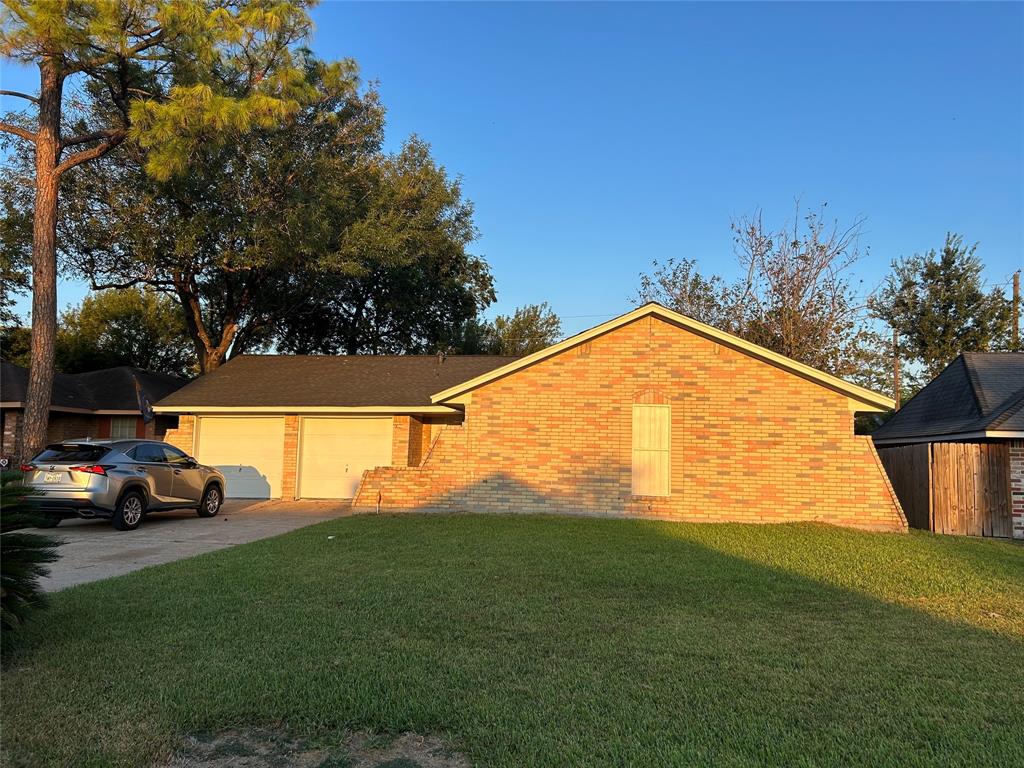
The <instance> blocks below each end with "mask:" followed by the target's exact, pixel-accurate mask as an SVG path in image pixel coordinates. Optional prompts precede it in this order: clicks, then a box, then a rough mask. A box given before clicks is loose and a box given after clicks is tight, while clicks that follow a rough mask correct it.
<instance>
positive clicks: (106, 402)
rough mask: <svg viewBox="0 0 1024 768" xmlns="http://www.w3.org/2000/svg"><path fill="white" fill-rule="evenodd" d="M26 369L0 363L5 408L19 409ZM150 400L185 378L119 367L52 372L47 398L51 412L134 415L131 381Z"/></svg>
mask: <svg viewBox="0 0 1024 768" xmlns="http://www.w3.org/2000/svg"><path fill="white" fill-rule="evenodd" d="M28 376H29V372H28V369H27V368H22V367H21V366H20V365H15V364H14V363H10V362H8V361H6V360H2V361H0V401H2V402H3V403H4V405H5V406H7V407H12V406H13V407H19V408H20V407H21V406H22V404H23V403H24V402H25V394H26V392H27V390H28ZM136 380H138V382H139V386H140V387H141V388H142V390H143V392H145V393H146V396H147V397H148V398H149V399H150V401H152V402H155V401H156V400H159V399H160V398H163V397H166V396H167V395H169V394H171V392H174V391H175V390H176V389H179V388H180V387H183V386H184V385H185V383H186V381H187V380H186V379H182V378H178V377H177V376H168V375H167V374H163V373H152V372H150V371H146V370H143V369H141V368H132V367H130V366H119V367H117V368H104V369H102V370H99V371H89V372H87V373H55V374H54V376H53V390H52V394H51V396H50V397H51V399H50V407H51V408H52V409H57V410H60V409H71V410H82V411H131V412H133V413H138V411H139V400H138V396H137V395H136V392H135V381H136Z"/></svg>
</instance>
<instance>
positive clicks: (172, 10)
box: [0, 0, 342, 178]
mask: <svg viewBox="0 0 1024 768" xmlns="http://www.w3.org/2000/svg"><path fill="white" fill-rule="evenodd" d="M309 4H310V3H309V2H308V0H284V1H282V0H247V2H243V3H235V2H228V0H215V1H214V2H199V1H197V0H186V2H178V1H177V0H122V1H121V2H116V3H113V2H106V1H105V0H78V1H77V2H73V3H72V2H53V0H10V1H9V2H5V3H4V6H5V7H4V8H3V9H2V10H0V56H3V57H4V58H8V59H12V60H14V61H19V62H21V63H24V64H29V65H33V66H35V65H40V64H41V63H46V64H47V65H52V66H53V67H54V68H55V74H56V76H57V78H58V82H57V85H58V87H59V88H61V89H63V81H66V80H67V79H68V78H71V77H74V76H78V77H81V78H83V79H84V85H83V87H85V88H88V89H89V90H90V93H91V95H92V96H93V97H94V98H98V99H100V100H101V102H102V105H103V107H104V109H103V110H102V117H103V118H105V119H104V120H103V124H102V125H92V126H86V125H79V126H76V127H78V128H80V129H83V130H81V131H80V132H79V133H78V134H77V135H74V137H73V138H64V139H61V144H62V147H63V148H72V147H79V148H80V147H84V146H92V147H93V148H94V149H95V148H98V147H102V146H103V145H104V144H107V143H112V144H113V145H115V146H116V144H117V143H120V142H121V141H123V140H124V139H125V138H127V137H129V136H130V137H131V138H132V139H133V140H134V141H136V142H138V143H139V144H140V145H142V146H145V147H150V148H151V149H152V151H151V152H150V153H149V155H148V158H147V168H148V170H149V171H150V172H151V173H152V174H153V175H154V176H156V177H159V178H169V177H170V176H171V175H173V174H175V173H178V172H181V171H183V170H184V169H185V168H187V167H188V165H189V163H190V162H191V160H192V155H193V153H194V152H195V151H196V149H197V148H198V147H200V146H203V145H205V144H207V143H209V142H211V141H223V140H225V139H226V138H233V137H234V136H235V135H237V134H239V133H245V132H246V131H248V130H250V129H252V128H253V127H256V126H264V127H266V126H269V125H273V124H275V123H277V122H280V121H281V120H283V119H284V118H286V117H287V116H288V115H290V114H292V113H294V112H295V110H296V109H298V107H299V105H300V104H301V103H302V102H303V101H305V100H306V99H308V98H310V97H311V93H310V90H309V88H308V83H307V82H306V81H305V79H304V78H303V76H302V56H303V53H302V49H301V48H300V47H299V46H300V44H301V43H302V41H303V40H304V38H305V37H306V36H307V34H308V32H309V30H310V20H309V17H308V15H307V12H306V9H307V7H308V6H309ZM337 67H338V68H339V69H340V68H342V65H337ZM43 88H44V90H45V88H46V85H45V83H44V85H43ZM46 96H47V94H45V93H41V94H40V98H39V101H38V102H37V103H40V104H41V102H42V101H45V99H46ZM100 114H101V113H100V112H96V113H95V116H100ZM110 148H113V146H111V147H108V149H110ZM91 151H92V150H80V151H79V152H76V153H75V154H73V155H71V158H69V159H72V158H74V159H76V160H77V162H82V161H83V160H84V158H76V155H77V154H80V153H85V152H91ZM102 154H104V153H102V152H97V153H95V155H96V156H100V155H102ZM88 159H92V158H91V157H90V158H88ZM76 164H77V163H76Z"/></svg>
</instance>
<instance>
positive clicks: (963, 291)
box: [870, 233, 1011, 384]
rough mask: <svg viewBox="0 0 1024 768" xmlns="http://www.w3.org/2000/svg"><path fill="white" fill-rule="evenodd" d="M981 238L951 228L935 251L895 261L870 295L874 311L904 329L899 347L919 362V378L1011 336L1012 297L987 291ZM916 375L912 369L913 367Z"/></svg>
mask: <svg viewBox="0 0 1024 768" xmlns="http://www.w3.org/2000/svg"><path fill="white" fill-rule="evenodd" d="M977 250H978V246H977V244H974V245H971V246H966V245H964V242H963V238H962V237H961V236H960V235H956V234H953V233H949V234H947V235H946V241H945V243H944V245H943V246H942V251H941V252H939V253H936V252H935V250H934V249H933V250H930V251H928V252H927V253H925V254H923V255H922V254H915V255H913V256H911V257H909V258H904V259H899V260H897V261H895V262H893V265H892V274H891V275H889V277H888V278H887V279H886V282H885V284H884V285H883V287H882V290H881V292H880V293H879V294H878V295H877V296H876V297H873V298H872V299H871V301H870V307H871V310H872V311H873V312H874V314H875V315H876V316H877V317H879V318H881V319H882V320H884V321H885V322H886V323H888V324H889V325H890V327H892V328H894V329H895V330H896V331H897V332H898V333H899V335H900V347H901V349H902V350H903V351H904V352H906V353H907V357H908V358H909V359H910V360H911V361H912V362H914V363H916V364H919V366H920V369H921V371H920V376H918V377H917V378H918V380H919V383H921V384H923V383H927V382H928V381H929V380H931V379H932V378H934V377H935V376H937V375H938V374H939V373H940V372H941V371H942V369H943V368H945V367H946V366H947V365H949V363H950V362H952V361H953V359H954V358H955V357H956V356H957V355H959V354H960V353H961V352H987V351H995V350H1001V349H1005V348H1006V345H1007V344H1008V343H1009V337H1010V330H1011V328H1010V310H1011V299H1009V298H1008V297H1007V296H1006V295H1005V294H1004V293H1003V291H1002V290H1001V289H1000V288H998V287H997V288H993V289H991V290H989V291H987V292H986V290H985V287H984V284H983V280H982V276H981V273H982V269H983V265H982V262H981V259H980V258H979V257H978V255H977ZM908 375H911V376H912V375H913V372H908Z"/></svg>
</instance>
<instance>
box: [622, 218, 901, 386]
mask: <svg viewBox="0 0 1024 768" xmlns="http://www.w3.org/2000/svg"><path fill="white" fill-rule="evenodd" d="M862 225H863V221H862V220H859V219H858V220H856V221H854V222H853V224H851V225H850V226H849V227H847V228H840V226H839V225H838V222H831V223H829V222H828V221H826V219H825V217H824V206H823V207H822V209H821V210H819V211H818V212H812V213H808V214H805V215H801V213H800V209H799V206H798V207H797V210H796V215H795V216H794V218H793V220H792V221H791V222H789V223H787V224H786V225H784V226H782V227H780V228H779V229H769V228H767V227H766V226H765V225H764V223H763V221H762V218H761V216H760V214H755V215H754V216H750V217H745V218H742V219H739V220H737V221H734V222H733V224H732V230H733V235H734V243H735V247H736V256H737V262H738V265H739V267H740V268H741V270H742V272H743V275H744V276H743V277H742V278H741V279H739V280H737V281H735V282H732V283H729V282H727V281H725V280H724V279H723V278H721V277H718V276H710V277H709V276H704V275H702V274H700V272H699V271H698V270H697V268H696V262H694V261H691V260H686V259H683V260H680V261H674V260H670V261H668V262H666V263H665V264H658V263H657V262H655V265H654V266H655V268H654V271H653V272H652V273H651V274H649V275H642V276H641V283H640V292H639V296H638V300H639V301H640V302H645V301H657V302H659V303H662V304H665V305H666V306H668V307H670V308H672V309H675V310H677V311H678V312H681V313H683V314H686V315H689V316H691V317H693V318H695V319H697V320H700V321H701V322H705V323H708V324H709V325H713V326H715V327H717V328H720V329H722V330H725V331H728V332H729V333H733V334H735V335H737V336H740V337H742V338H744V339H747V340H748V341H752V342H754V343H755V344H760V345H761V346H763V347H767V348H768V349H771V350H773V351H775V352H778V353H780V354H783V355H786V356H787V357H790V358H792V359H794V360H797V361H799V362H801V363H805V364H806V365H810V366H812V367H814V368H818V369H819V370H822V371H825V372H827V373H831V374H833V375H835V376H840V377H842V378H847V379H850V380H851V381H854V382H856V383H859V384H861V385H864V386H868V387H872V388H874V389H888V388H889V381H888V377H887V367H886V348H885V343H884V340H883V339H882V338H881V337H880V336H879V335H878V333H877V332H875V331H874V330H873V329H871V328H870V327H869V326H868V325H867V324H866V323H865V317H864V316H863V315H864V304H863V302H861V301H860V300H858V297H857V296H856V294H855V292H854V290H853V287H852V286H851V284H850V278H849V274H850V271H851V269H852V267H853V266H854V265H855V264H856V263H857V261H858V259H859V258H860V253H859V251H858V249H857V240H858V238H859V235H860V231H861V228H862Z"/></svg>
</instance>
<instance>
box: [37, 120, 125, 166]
mask: <svg viewBox="0 0 1024 768" xmlns="http://www.w3.org/2000/svg"><path fill="white" fill-rule="evenodd" d="M127 135H128V132H127V131H123V130H122V131H117V132H116V133H114V134H113V135H112V136H111V137H110V138H109V139H107V140H106V141H105V142H103V143H102V144H98V145H97V146H95V147H93V148H92V149H87V150H85V151H84V152H76V153H75V154H73V155H71V157H69V158H68V159H67V160H65V161H64V162H62V163H61V164H60V165H58V166H57V167H56V168H55V169H54V172H55V173H56V174H57V175H58V176H60V175H61V174H62V173H64V172H65V171H70V170H71V169H72V168H74V167H75V166H76V165H81V164H82V163H86V162H88V161H90V160H95V159H96V158H98V157H103V155H105V154H107V152H109V151H110V150H112V149H113V148H114V147H116V146H117V145H118V144H120V143H121V142H122V141H124V140H125V137H126V136H127Z"/></svg>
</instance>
